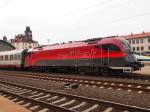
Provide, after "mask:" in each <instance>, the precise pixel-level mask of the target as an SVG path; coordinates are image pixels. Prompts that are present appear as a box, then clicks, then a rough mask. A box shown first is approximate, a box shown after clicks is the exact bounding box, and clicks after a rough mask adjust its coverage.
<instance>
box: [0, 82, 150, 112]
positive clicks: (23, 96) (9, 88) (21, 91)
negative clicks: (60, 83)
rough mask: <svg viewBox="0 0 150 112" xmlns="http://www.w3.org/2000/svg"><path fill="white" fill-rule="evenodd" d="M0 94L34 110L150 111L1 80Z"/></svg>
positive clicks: (81, 111)
mask: <svg viewBox="0 0 150 112" xmlns="http://www.w3.org/2000/svg"><path fill="white" fill-rule="evenodd" d="M0 94H1V95H3V96H5V97H7V98H8V99H10V100H11V101H13V102H16V103H17V104H19V105H22V106H24V107H26V108H28V109H29V110H31V111H33V112H56V111H57V112H148V111H150V109H147V108H140V107H136V106H130V105H124V104H119V103H114V102H109V101H104V100H97V99H92V98H87V97H83V96H77V95H71V94H66V93H62V92H56V91H50V90H45V89H41V88H36V87H31V86H26V85H20V84H16V83H11V82H5V81H0Z"/></svg>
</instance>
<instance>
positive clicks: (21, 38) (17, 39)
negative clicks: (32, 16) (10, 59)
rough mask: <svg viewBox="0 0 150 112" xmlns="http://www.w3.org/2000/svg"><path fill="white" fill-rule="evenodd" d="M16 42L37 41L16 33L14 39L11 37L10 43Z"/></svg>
mask: <svg viewBox="0 0 150 112" xmlns="http://www.w3.org/2000/svg"><path fill="white" fill-rule="evenodd" d="M16 42H28V43H38V42H37V41H34V40H32V39H30V38H28V37H27V36H26V35H24V34H18V35H16V36H15V39H11V43H16Z"/></svg>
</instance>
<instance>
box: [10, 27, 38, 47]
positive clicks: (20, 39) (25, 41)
mask: <svg viewBox="0 0 150 112" xmlns="http://www.w3.org/2000/svg"><path fill="white" fill-rule="evenodd" d="M10 43H11V44H12V45H14V46H15V47H16V49H29V48H35V47H38V46H39V44H38V42H37V41H35V40H33V38H32V31H31V30H30V27H29V26H27V27H26V29H25V31H24V34H18V35H16V36H15V38H14V39H11V40H10Z"/></svg>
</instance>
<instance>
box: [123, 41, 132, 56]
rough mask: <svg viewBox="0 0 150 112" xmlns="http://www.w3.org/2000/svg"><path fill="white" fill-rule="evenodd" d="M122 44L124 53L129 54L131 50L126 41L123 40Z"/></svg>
mask: <svg viewBox="0 0 150 112" xmlns="http://www.w3.org/2000/svg"><path fill="white" fill-rule="evenodd" d="M122 43H123V45H124V47H125V49H126V52H127V53H131V52H132V48H131V46H130V44H129V43H128V41H127V40H124V41H122Z"/></svg>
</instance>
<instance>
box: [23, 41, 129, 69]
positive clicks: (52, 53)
mask: <svg viewBox="0 0 150 112" xmlns="http://www.w3.org/2000/svg"><path fill="white" fill-rule="evenodd" d="M123 41H124V40H122V39H119V38H104V39H101V40H97V41H93V43H92V41H91V43H90V42H88V41H87V42H74V43H67V44H60V45H50V46H45V47H42V48H35V49H33V50H31V51H30V52H29V54H28V55H27V57H26V60H25V63H26V65H25V66H28V67H29V66H34V65H35V64H36V63H38V62H39V61H41V60H72V59H74V60H75V59H99V58H108V57H109V58H124V57H125V56H127V53H126V52H124V51H125V49H126V48H125V46H123V44H122V42H123ZM106 44H112V45H115V46H117V47H118V49H120V50H119V51H113V50H109V53H108V50H106V49H103V48H102V47H101V46H103V45H106Z"/></svg>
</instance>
